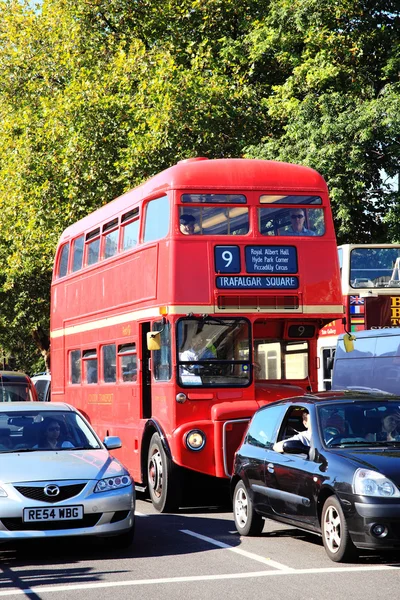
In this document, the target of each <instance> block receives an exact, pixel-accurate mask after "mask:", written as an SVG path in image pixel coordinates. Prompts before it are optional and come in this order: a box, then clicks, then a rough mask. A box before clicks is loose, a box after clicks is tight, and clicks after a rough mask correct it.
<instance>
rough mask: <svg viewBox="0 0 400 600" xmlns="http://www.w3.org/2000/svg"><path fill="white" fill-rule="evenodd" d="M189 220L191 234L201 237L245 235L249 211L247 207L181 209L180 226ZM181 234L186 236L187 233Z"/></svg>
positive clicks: (247, 230) (247, 228) (247, 229)
mask: <svg viewBox="0 0 400 600" xmlns="http://www.w3.org/2000/svg"><path fill="white" fill-rule="evenodd" d="M187 219H190V220H191V222H192V223H193V224H194V225H193V228H192V232H191V233H193V234H202V235H246V234H247V233H248V232H249V210H248V208H247V207H242V206H236V207H233V206H232V207H222V206H216V207H212V208H211V207H207V208H206V207H192V208H186V207H185V208H181V209H180V214H179V220H180V224H181V225H182V222H183V221H185V220H187ZM180 231H181V232H182V233H185V234H187V233H188V232H187V231H183V230H182V227H181V228H180Z"/></svg>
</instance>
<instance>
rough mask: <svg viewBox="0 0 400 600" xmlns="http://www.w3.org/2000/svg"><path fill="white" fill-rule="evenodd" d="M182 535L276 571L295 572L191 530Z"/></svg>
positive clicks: (184, 531)
mask: <svg viewBox="0 0 400 600" xmlns="http://www.w3.org/2000/svg"><path fill="white" fill-rule="evenodd" d="M180 531H181V533H186V534H187V535H191V536H193V537H195V538H198V539H199V540H203V541H204V542H208V543H209V544H213V545H214V546H218V547H219V548H225V549H226V550H230V551H231V552H235V553H236V554H241V555H242V556H245V557H246V558H251V559H252V560H256V561H257V562H260V563H263V564H264V565H267V566H268V567H274V568H275V569H279V570H281V571H294V569H292V567H288V566H287V565H282V564H281V563H278V562H276V561H275V560H271V559H270V558H264V556H259V555H258V554H254V553H253V552H247V551H246V550H242V549H241V548H236V547H235V546H229V544H224V543H223V542H219V541H218V540H214V539H213V538H210V537H206V536H205V535H201V534H200V533H195V532H194V531H190V530H189V529H181V530H180Z"/></svg>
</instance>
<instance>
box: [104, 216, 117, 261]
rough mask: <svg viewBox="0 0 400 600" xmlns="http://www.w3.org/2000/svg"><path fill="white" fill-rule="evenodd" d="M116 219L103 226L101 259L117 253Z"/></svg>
mask: <svg viewBox="0 0 400 600" xmlns="http://www.w3.org/2000/svg"><path fill="white" fill-rule="evenodd" d="M118 237H119V230H118V219H113V220H112V221H110V222H109V223H106V224H105V225H104V226H103V240H104V241H103V258H111V256H115V254H117V252H118Z"/></svg>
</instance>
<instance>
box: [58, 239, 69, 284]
mask: <svg viewBox="0 0 400 600" xmlns="http://www.w3.org/2000/svg"><path fill="white" fill-rule="evenodd" d="M68 257H69V243H67V244H64V246H63V247H62V248H61V252H60V255H59V260H58V271H57V277H64V276H65V275H66V274H67V272H68Z"/></svg>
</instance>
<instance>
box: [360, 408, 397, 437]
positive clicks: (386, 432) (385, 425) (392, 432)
mask: <svg viewBox="0 0 400 600" xmlns="http://www.w3.org/2000/svg"><path fill="white" fill-rule="evenodd" d="M399 429H400V412H399V411H395V410H393V411H392V410H391V411H387V412H386V413H385V414H384V415H383V416H382V418H381V430H380V431H378V432H376V433H368V434H367V435H366V439H367V441H369V442H399V441H400V431H399Z"/></svg>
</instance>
